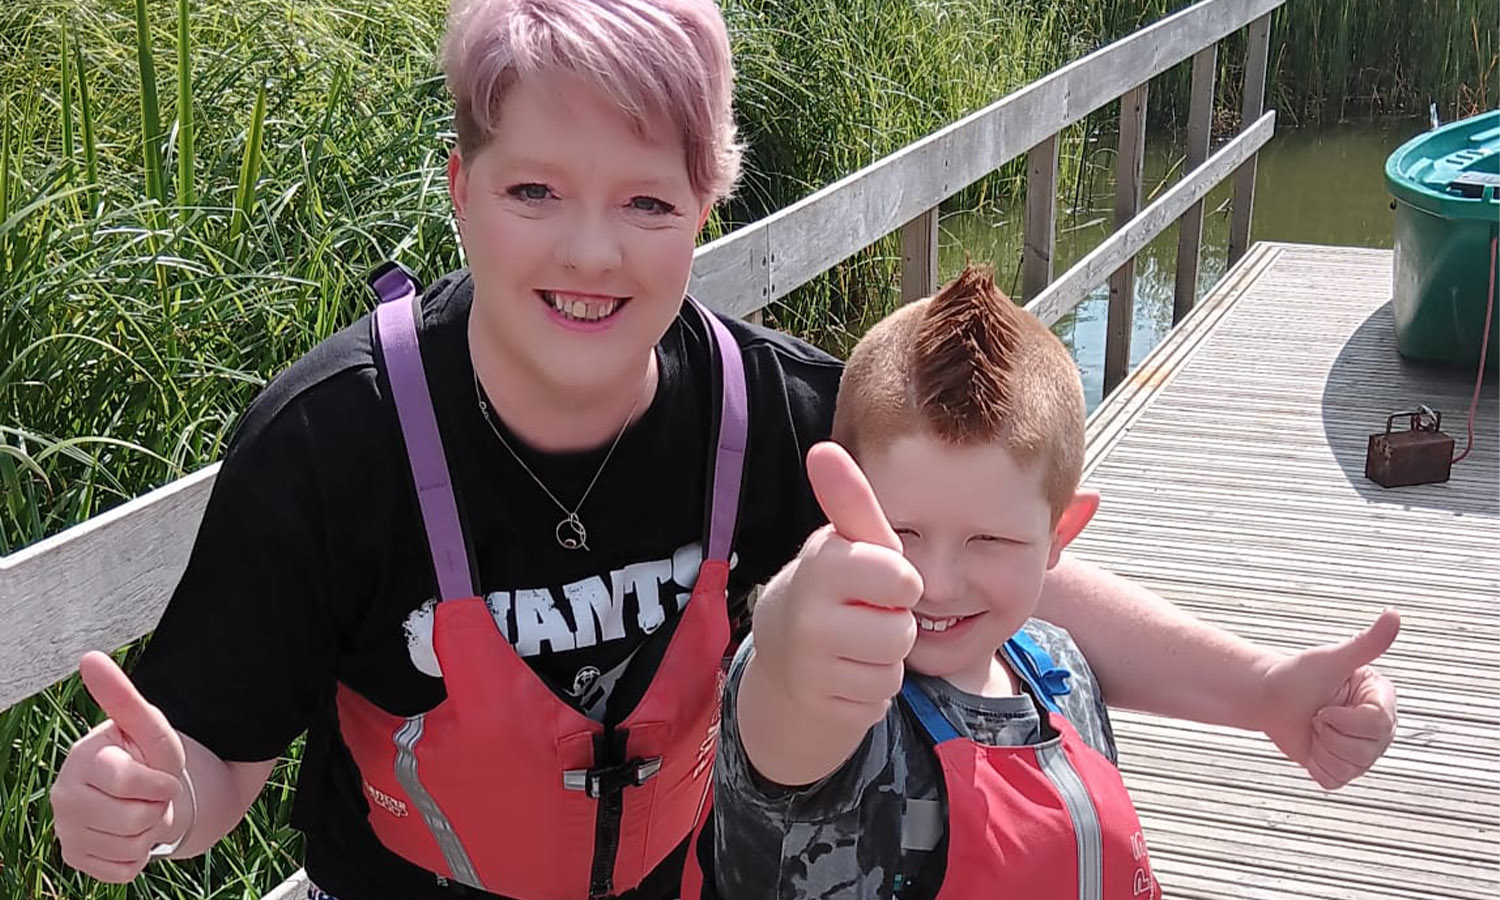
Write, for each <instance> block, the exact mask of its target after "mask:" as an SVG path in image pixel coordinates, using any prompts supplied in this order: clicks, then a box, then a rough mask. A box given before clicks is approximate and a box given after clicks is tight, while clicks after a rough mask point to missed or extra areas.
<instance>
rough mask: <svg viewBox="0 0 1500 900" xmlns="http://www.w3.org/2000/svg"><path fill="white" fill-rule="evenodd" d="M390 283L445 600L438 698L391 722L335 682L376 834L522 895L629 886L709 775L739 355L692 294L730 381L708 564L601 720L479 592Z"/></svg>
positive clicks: (398, 289)
mask: <svg viewBox="0 0 1500 900" xmlns="http://www.w3.org/2000/svg"><path fill="white" fill-rule="evenodd" d="M397 274H399V273H396V274H391V273H388V274H387V278H386V281H385V284H384V287H385V290H381V287H382V285H380V284H377V291H378V292H380V293H381V295H382V299H383V300H384V301H385V302H382V303H381V305H380V307H379V308H378V309H377V311H376V317H377V318H376V324H377V332H378V335H379V339H380V345H381V350H382V355H383V357H384V362H385V367H386V370H387V372H388V374H389V377H390V383H391V389H392V393H393V395H394V397H395V402H396V408H397V412H398V415H399V418H400V421H401V429H402V435H403V437H404V439H405V443H406V447H407V456H408V458H409V460H410V463H411V468H412V473H413V476H414V478H415V483H416V485H417V487H418V497H419V501H420V506H421V509H422V516H423V521H424V524H425V526H426V530H427V537H428V543H429V545H430V546H431V548H432V555H433V564H434V568H435V570H436V573H437V579H438V586H439V590H440V591H441V596H442V601H441V602H440V603H438V605H437V609H436V612H435V615H434V623H433V649H434V651H435V653H436V655H437V659H438V663H439V665H440V666H441V669H442V674H443V683H444V686H445V688H446V691H447V697H446V699H444V700H443V702H442V703H440V704H439V705H438V706H437V707H435V708H434V709H432V710H430V711H428V712H426V713H422V714H420V715H416V716H411V717H401V716H395V715H392V714H390V713H388V712H386V711H385V710H383V709H381V708H379V707H377V706H376V705H375V704H373V703H371V702H370V701H369V700H367V699H365V698H364V697H362V696H361V695H360V694H359V693H357V692H356V691H354V690H352V689H350V688H349V687H348V686H347V685H344V684H340V685H339V688H338V696H337V703H338V712H339V727H340V731H341V733H342V737H343V739H344V742H345V744H346V745H347V746H348V748H349V751H350V753H351V754H352V755H353V757H354V761H355V763H356V764H357V765H358V767H359V770H360V775H361V777H362V779H363V786H364V790H365V794H366V797H367V799H368V800H369V805H370V811H369V816H368V819H369V822H370V826H371V827H372V828H373V829H374V831H375V834H376V836H377V837H378V838H379V840H380V842H381V843H382V844H383V845H384V846H385V847H386V848H387V849H389V850H391V851H392V852H394V853H396V854H398V855H400V856H402V857H403V858H405V859H406V860H408V861H410V862H412V863H415V864H416V865H418V866H421V867H422V868H424V869H427V870H428V871H431V872H432V873H434V875H435V876H436V878H437V881H438V882H439V883H440V884H442V883H446V882H447V881H450V880H451V881H456V882H459V883H461V884H465V885H468V886H470V887H474V888H479V889H481V890H485V891H489V892H492V893H496V894H502V895H505V896H508V897H516V898H524V900H584V898H596V897H607V896H611V895H614V894H617V893H619V892H621V891H625V890H629V889H631V888H633V887H635V886H637V885H638V884H640V882H641V880H642V878H643V877H644V876H645V875H647V874H648V873H649V872H651V870H652V869H654V868H655V867H656V866H657V865H658V864H660V863H661V862H662V861H663V860H664V859H666V857H667V856H668V855H669V854H670V853H671V852H672V851H673V850H674V849H676V848H677V847H678V846H679V845H680V844H681V843H682V842H683V840H684V839H685V838H686V837H687V836H688V834H689V833H690V831H691V830H692V826H693V822H694V821H695V819H696V818H697V816H698V813H699V812H700V810H701V809H702V807H703V806H704V802H705V797H706V794H707V791H708V785H709V778H710V774H711V770H712V768H713V755H714V744H715V740H716V738H717V732H718V715H719V695H720V691H721V690H722V685H723V676H722V669H721V662H722V659H723V656H724V653H725V650H726V647H727V645H728V641H729V622H728V616H727V608H726V593H725V587H726V583H727V581H728V576H729V562H728V560H729V552H730V541H731V539H732V537H733V534H734V523H735V516H736V511H737V508H738V501H739V493H740V480H741V475H742V468H743V460H744V448H745V434H746V413H747V410H746V392H745V379H744V365H743V361H742V359H741V357H740V354H739V347H738V345H737V344H736V343H735V342H734V339H733V337H731V336H730V335H729V333H728V331H727V329H725V328H724V326H723V324H721V323H720V322H719V321H718V320H717V319H715V318H714V317H713V315H712V314H710V313H708V312H707V311H706V310H704V309H703V308H702V307H699V306H698V305H697V304H696V302H694V301H692V300H691V299H689V301H688V302H689V305H691V306H692V307H693V308H694V309H695V310H696V311H697V312H698V314H699V315H701V316H702V318H703V319H704V321H705V322H706V323H707V324H708V328H709V333H710V334H711V335H712V337H713V341H714V343H715V345H716V346H717V348H718V358H719V361H720V365H721V371H722V373H723V375H722V379H721V381H722V398H721V403H720V420H719V428H718V441H717V446H716V449H715V457H714V463H713V474H712V478H711V486H710V489H709V490H710V494H709V497H708V503H709V515H708V517H707V519H708V528H707V532H708V533H707V538H706V540H705V544H704V546H705V552H704V560H703V563H702V565H701V567H700V569H699V571H698V577H697V581H696V583H695V584H694V586H693V591H692V596H691V598H690V600H689V601H688V603H687V605H686V607H685V608H684V609H683V612H682V615H681V619H680V621H679V622H678V623H677V628H676V631H675V632H674V633H673V635H672V636H671V639H670V642H669V644H668V647H667V650H666V655H665V656H664V657H663V659H662V661H661V663H660V665H659V666H658V667H657V670H656V673H655V676H654V678H653V679H652V681H651V683H650V685H649V686H648V688H647V689H646V692H645V694H644V695H643V696H642V697H641V699H640V701H639V703H637V705H636V706H635V708H634V710H633V711H632V712H631V713H630V714H629V715H628V716H626V717H625V719H624V720H623V721H622V722H621V723H620V724H619V725H617V726H614V727H607V726H605V725H603V724H601V723H599V722H596V721H593V720H592V719H589V718H588V717H586V716H584V715H583V714H582V713H580V712H578V711H577V710H576V709H574V708H573V707H571V706H569V705H568V704H566V703H564V702H563V701H562V700H560V699H559V698H558V697H557V696H556V695H555V694H554V693H553V692H552V690H551V689H549V688H548V687H547V685H546V684H544V683H543V682H542V681H541V679H540V678H539V677H538V676H537V675H536V674H535V673H534V672H533V671H532V670H531V668H530V667H529V666H527V665H526V663H525V662H523V661H522V660H521V658H520V657H519V656H518V655H517V654H516V652H515V649H514V648H513V647H512V646H511V645H510V643H509V642H508V641H507V640H506V639H505V637H504V635H503V634H502V633H501V631H500V629H499V627H498V626H497V624H496V622H495V620H494V618H493V617H492V615H491V614H490V612H489V609H488V608H487V607H486V605H485V602H484V600H483V599H482V598H480V597H478V596H475V595H476V594H477V593H478V591H477V590H476V588H475V586H474V584H473V581H472V577H471V574H470V567H469V562H468V557H467V554H466V551H465V545H464V542H463V535H462V532H461V526H460V525H459V520H458V516H457V512H456V506H455V504H454V499H453V493H452V486H451V484H450V483H449V476H448V471H447V464H446V462H445V458H444V455H443V449H442V444H441V439H440V437H439V435H438V431H437V425H436V420H435V417H434V415H433V412H432V405H431V398H430V396H429V395H428V393H427V388H426V380H425V373H424V371H423V369H422V362H421V356H420V353H419V351H418V346H417V333H416V325H415V313H414V307H416V304H417V303H418V302H419V301H418V300H417V298H416V290H415V285H413V284H412V283H411V282H410V281H409V279H407V278H406V277H404V276H402V277H400V278H399V279H398V278H397V277H396V275H397Z"/></svg>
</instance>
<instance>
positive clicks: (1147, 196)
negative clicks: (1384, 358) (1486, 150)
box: [939, 118, 1428, 410]
mask: <svg viewBox="0 0 1500 900" xmlns="http://www.w3.org/2000/svg"><path fill="white" fill-rule="evenodd" d="M1426 128H1428V123H1427V122H1426V121H1425V120H1421V119H1410V118H1402V119H1375V120H1366V121H1356V122H1342V123H1338V124H1334V125H1326V126H1320V127H1316V128H1306V129H1299V130H1290V129H1289V130H1285V131H1279V133H1278V134H1277V135H1276V136H1275V137H1273V138H1272V139H1271V141H1270V142H1269V143H1268V144H1267V145H1266V146H1265V147H1264V148H1262V150H1261V152H1260V163H1259V168H1258V171H1257V174H1256V182H1255V215H1254V220H1253V222H1252V225H1251V239H1252V240H1272V241H1293V242H1300V243H1309V244H1334V245H1344V246H1355V247H1390V246H1391V222H1392V216H1393V215H1394V214H1393V213H1392V211H1391V208H1390V196H1389V194H1387V193H1386V190H1385V176H1384V172H1385V160H1386V157H1387V156H1389V155H1390V153H1391V152H1392V151H1393V150H1395V149H1396V148H1397V147H1398V146H1400V145H1401V144H1402V143H1404V142H1405V141H1406V140H1407V139H1409V138H1411V137H1413V136H1415V135H1416V134H1418V133H1420V132H1422V131H1423V130H1425V129H1426ZM1179 137H1180V136H1179ZM1183 156H1184V151H1183V148H1182V146H1181V141H1180V139H1174V138H1173V137H1171V136H1162V137H1159V138H1156V139H1153V140H1151V141H1149V142H1148V145H1147V154H1146V162H1145V177H1144V179H1143V184H1144V185H1145V187H1144V190H1143V193H1144V199H1143V203H1149V202H1150V201H1151V199H1153V198H1154V197H1155V196H1156V195H1157V194H1159V193H1160V192H1161V191H1162V190H1165V189H1166V188H1167V187H1170V186H1171V185H1172V184H1173V183H1174V182H1175V181H1176V180H1177V178H1178V177H1179V176H1180V174H1181V165H1182V158H1183ZM1101 158H1104V159H1105V160H1106V161H1105V163H1104V164H1102V165H1101V166H1097V167H1096V168H1099V169H1108V170H1109V171H1104V172H1100V173H1099V176H1098V177H1096V178H1094V179H1092V183H1090V184H1086V185H1085V186H1084V189H1083V190H1081V191H1078V192H1076V193H1077V194H1079V195H1080V196H1081V202H1079V203H1077V204H1076V205H1074V204H1071V203H1067V202H1065V203H1064V204H1063V205H1062V206H1061V208H1060V209H1059V210H1058V216H1057V229H1058V237H1057V248H1056V258H1055V261H1054V265H1053V271H1054V273H1056V274H1058V275H1060V274H1062V273H1063V272H1065V271H1067V269H1068V267H1069V266H1071V265H1073V263H1075V262H1076V261H1077V260H1078V259H1079V258H1081V257H1082V256H1083V255H1084V254H1086V253H1088V252H1089V251H1090V250H1092V249H1093V248H1094V247H1096V246H1097V245H1098V244H1099V242H1100V241H1101V240H1103V239H1104V238H1105V237H1107V236H1108V235H1109V234H1110V232H1111V231H1112V230H1113V226H1112V223H1113V221H1114V213H1113V209H1112V207H1113V203H1114V185H1113V171H1112V169H1113V163H1112V157H1110V156H1104V155H1101ZM1064 190H1066V191H1067V192H1068V193H1069V194H1070V195H1072V194H1074V193H1075V191H1074V186H1073V185H1067V186H1065V188H1064ZM1231 192H1232V184H1231V182H1229V181H1226V182H1225V183H1223V184H1221V185H1219V187H1218V188H1217V189H1215V190H1214V191H1213V192H1212V193H1211V194H1209V197H1208V200H1207V204H1206V209H1207V214H1206V215H1205V217H1204V224H1203V251H1202V257H1201V259H1202V261H1201V263H1200V266H1199V273H1200V274H1199V295H1200V296H1201V295H1202V293H1203V292H1204V291H1206V290H1207V289H1208V288H1210V287H1212V286H1213V284H1214V283H1215V282H1217V281H1218V279H1219V278H1220V277H1221V276H1222V275H1223V274H1224V269H1225V259H1226V257H1227V255H1228V244H1229V213H1230V211H1229V198H1230V194H1231ZM1023 213H1024V204H1012V205H1009V206H1004V207H1001V208H998V209H990V210H987V211H984V212H959V213H953V214H951V215H950V214H945V215H944V216H943V219H942V231H941V237H940V244H939V249H940V269H941V272H942V275H943V277H944V278H947V277H949V276H951V275H952V274H953V273H955V272H957V271H958V269H959V268H960V267H961V266H962V265H963V262H964V259H965V255H966V254H967V256H968V257H970V258H972V259H974V260H975V261H976V262H978V261H986V262H991V263H993V264H994V266H995V268H996V275H997V278H998V279H999V280H1000V281H1001V285H1002V287H1004V288H1006V290H1007V291H1008V292H1009V293H1011V294H1012V296H1019V295H1020V274H1019V273H1020V259H1021V239H1022V235H1021V227H1022V219H1023ZM1176 266H1177V227H1176V226H1175V225H1174V226H1173V227H1171V228H1169V229H1168V230H1167V231H1166V232H1165V233H1163V234H1162V235H1161V236H1160V237H1158V238H1157V239H1156V240H1155V241H1153V242H1152V243H1151V244H1150V245H1149V246H1148V247H1147V248H1146V249H1145V250H1144V251H1143V252H1142V253H1141V255H1140V256H1138V257H1137V258H1136V288H1135V291H1136V295H1135V317H1134V330H1133V333H1132V336H1131V342H1130V355H1131V365H1132V366H1134V365H1135V364H1136V363H1137V362H1139V361H1140V360H1141V359H1142V358H1144V357H1145V355H1146V354H1147V353H1149V352H1150V351H1151V349H1152V348H1153V347H1155V346H1156V344H1157V342H1158V341H1160V340H1161V338H1162V337H1163V336H1164V335H1165V334H1166V333H1167V331H1168V329H1170V328H1171V325H1172V291H1173V283H1174V279H1175V277H1176ZM1108 303H1109V288H1108V286H1107V285H1100V286H1098V287H1097V288H1096V289H1095V290H1094V291H1093V292H1092V293H1091V294H1090V295H1089V297H1088V298H1086V299H1085V300H1084V301H1083V302H1082V303H1080V304H1079V305H1078V306H1077V307H1076V308H1075V309H1074V311H1073V312H1072V313H1071V314H1069V315H1068V316H1066V317H1065V318H1063V319H1062V320H1061V321H1059V322H1058V323H1057V325H1056V327H1055V328H1054V330H1055V331H1056V332H1057V334H1058V336H1059V337H1061V338H1062V339H1063V341H1064V343H1066V344H1067V345H1068V346H1069V347H1070V348H1071V349H1072V351H1073V355H1074V358H1075V359H1077V361H1078V364H1079V368H1080V370H1081V372H1082V374H1083V384H1084V392H1085V394H1086V396H1087V398H1088V404H1089V409H1090V410H1092V409H1093V408H1094V406H1095V405H1097V404H1098V402H1099V399H1100V394H1101V392H1102V390H1103V367H1104V344H1105V326H1106V322H1107V319H1108Z"/></svg>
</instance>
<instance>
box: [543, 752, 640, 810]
mask: <svg viewBox="0 0 1500 900" xmlns="http://www.w3.org/2000/svg"><path fill="white" fill-rule="evenodd" d="M660 771H661V757H660V756H652V757H649V758H647V759H632V760H630V761H629V762H623V763H619V764H618V765H613V766H595V767H594V768H592V769H569V770H568V771H566V772H564V773H563V787H564V788H566V789H567V790H570V791H583V792H584V793H585V794H588V795H589V798H590V799H592V800H598V799H599V798H600V797H604V796H606V795H609V794H618V793H620V792H621V791H623V790H625V789H626V788H628V787H640V786H642V785H644V784H645V783H646V782H648V781H650V780H651V779H652V778H655V777H656V773H658V772H660Z"/></svg>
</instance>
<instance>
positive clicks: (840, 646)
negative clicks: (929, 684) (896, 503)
mask: <svg viewBox="0 0 1500 900" xmlns="http://www.w3.org/2000/svg"><path fill="white" fill-rule="evenodd" d="M807 474H808V479H809V481H810V482H811V483H812V488H813V492H814V494H815V495H816V496H817V498H818V503H819V505H820V506H822V508H823V512H824V514H826V515H827V516H828V522H829V524H828V525H826V526H824V527H823V528H821V529H819V530H818V531H816V532H814V533H813V535H812V537H810V538H808V540H807V543H806V544H804V545H803V547H802V551H801V552H800V553H799V554H798V555H797V558H796V559H795V560H793V561H792V562H791V563H790V564H788V565H787V567H786V568H784V569H783V570H782V571H781V572H780V573H779V574H778V575H777V576H776V577H775V578H774V579H772V581H771V583H770V584H768V585H767V586H766V589H765V591H763V592H762V594H761V598H760V600H759V602H758V603H757V604H756V608H755V623H754V634H755V658H754V665H755V666H756V667H763V668H764V671H765V677H766V678H767V680H768V681H769V682H771V683H773V684H775V685H776V686H777V687H778V688H779V691H780V692H781V693H783V694H784V695H785V696H786V697H787V699H788V700H790V701H792V702H794V703H795V704H796V705H798V706H800V707H803V708H804V709H806V710H807V711H808V712H809V713H811V714H813V715H815V716H817V717H819V718H821V719H828V720H833V721H839V722H845V723H847V724H848V725H849V726H850V727H853V728H858V729H859V730H860V732H861V733H863V731H864V730H866V729H868V728H869V727H870V726H871V725H873V724H875V723H876V722H878V721H879V720H880V719H881V718H882V717H883V716H884V715H885V713H886V709H887V708H888V706H889V704H890V700H891V698H892V697H894V696H895V695H896V694H897V693H898V692H899V691H900V690H901V680H902V676H903V674H904V672H903V661H904V660H905V659H906V655H907V653H909V652H910V651H911V647H912V643H913V642H914V641H915V640H916V635H917V625H916V619H915V618H914V617H913V616H912V613H911V608H912V607H913V606H915V605H916V603H917V601H918V600H919V599H920V598H921V596H922V577H921V575H919V574H918V573H917V570H916V568H915V567H913V566H912V564H911V563H910V562H908V561H907V560H906V557H904V556H903V555H902V554H901V541H900V539H899V538H898V537H897V536H896V533H895V531H893V530H892V529H891V526H890V523H889V522H888V521H887V520H886V518H885V513H884V512H883V511H882V510H881V508H880V503H879V501H878V500H877V499H876V498H875V492H874V491H873V490H872V489H871V488H870V485H869V482H868V481H866V480H865V476H864V473H863V472H861V471H860V468H859V466H858V465H856V464H855V462H854V460H853V459H852V458H851V457H850V456H849V454H848V453H847V452H846V451H845V450H844V448H842V447H840V446H839V445H838V444H834V443H831V442H824V443H821V444H818V445H816V446H814V447H813V448H812V449H811V450H810V451H808V454H807Z"/></svg>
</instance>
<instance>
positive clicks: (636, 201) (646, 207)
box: [630, 195, 677, 216]
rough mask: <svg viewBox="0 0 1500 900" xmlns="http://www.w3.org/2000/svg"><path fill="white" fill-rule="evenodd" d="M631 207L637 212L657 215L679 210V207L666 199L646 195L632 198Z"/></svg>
mask: <svg viewBox="0 0 1500 900" xmlns="http://www.w3.org/2000/svg"><path fill="white" fill-rule="evenodd" d="M630 208H631V209H633V210H635V211H637V212H647V213H655V214H656V215H663V216H664V215H668V214H670V213H674V212H676V211H677V207H675V206H673V205H672V204H670V203H668V202H667V201H665V200H658V199H657V198H655V197H647V196H645V195H642V196H639V197H631V198H630Z"/></svg>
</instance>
